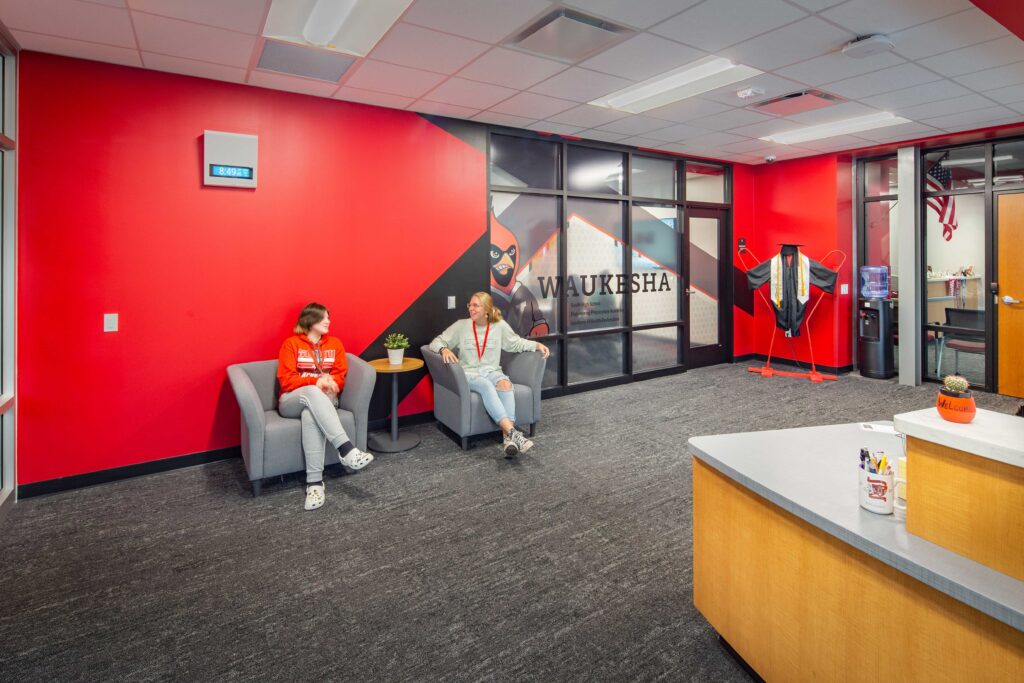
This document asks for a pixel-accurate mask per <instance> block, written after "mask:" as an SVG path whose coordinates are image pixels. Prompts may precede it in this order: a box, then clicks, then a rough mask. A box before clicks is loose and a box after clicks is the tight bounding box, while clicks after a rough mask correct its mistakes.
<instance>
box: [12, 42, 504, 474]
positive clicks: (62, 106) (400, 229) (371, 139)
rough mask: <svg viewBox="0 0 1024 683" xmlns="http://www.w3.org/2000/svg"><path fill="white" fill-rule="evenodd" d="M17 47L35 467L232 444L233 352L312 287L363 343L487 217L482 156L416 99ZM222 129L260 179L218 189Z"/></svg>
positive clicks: (22, 413)
mask: <svg viewBox="0 0 1024 683" xmlns="http://www.w3.org/2000/svg"><path fill="white" fill-rule="evenodd" d="M19 62H20V81H19V82H20V101H19V117H20V118H19V126H20V130H19V138H18V145H19V147H18V151H19V158H20V159H19V164H20V166H19V173H20V176H19V194H18V202H19V224H18V231H19V244H18V259H19V265H18V277H19V291H18V328H19V338H18V354H19V368H18V371H19V374H18V401H19V402H18V475H19V477H18V478H19V484H27V483H32V482H37V481H43V480H47V479H53V478H57V477H62V476H68V475H74V474H80V473H85V472H91V471H96V470H101V469H107V468H112V467H118V466H122V465H128V464H134V463H138V462H144V461H148V460H155V459H159V458H165V457H171V456H177V455H182V454H187V453H194V452H199V451H205V450H211V449H217V448H223V447H228V446H233V445H236V444H237V443H238V440H239V435H238V411H237V407H236V405H235V401H234V396H233V395H232V394H231V391H230V388H229V387H228V385H227V382H226V377H225V367H226V366H227V365H229V364H231V363H234V362H240V361H248V360H256V359H263V358H271V357H276V354H277V350H278V347H279V345H280V343H281V340H282V339H283V338H284V337H285V336H286V335H287V334H289V333H290V329H291V326H292V324H293V323H294V319H295V316H296V314H297V313H298V309H299V308H300V307H301V306H302V305H303V304H304V303H306V302H308V301H311V300H318V301H321V302H323V303H325V304H326V305H327V306H328V307H329V308H330V309H331V313H332V316H331V317H332V322H333V326H332V332H334V333H336V334H338V335H339V336H340V337H341V338H342V340H343V341H344V343H345V345H346V346H347V347H348V349H349V350H350V351H352V352H353V353H359V352H361V351H363V349H364V347H365V346H366V345H367V344H368V343H369V342H370V341H371V340H373V339H374V338H376V337H377V336H378V335H379V334H380V333H381V332H382V331H383V330H384V328H385V326H387V325H388V324H389V323H390V322H391V321H393V320H394V319H395V318H396V317H397V316H398V315H399V314H400V313H401V312H402V311H403V310H404V309H405V308H406V307H407V306H408V305H409V304H410V303H411V302H412V301H414V300H415V299H416V297H417V296H419V295H420V294H421V293H422V292H423V291H424V290H425V289H426V288H427V287H428V286H429V285H430V284H431V282H433V281H434V280H435V279H436V278H437V277H438V276H439V274H441V273H443V272H444V271H445V269H447V268H448V267H449V266H451V264H452V263H454V262H455V261H456V259H457V258H458V257H459V256H460V255H461V254H462V253H463V252H464V251H465V250H466V249H467V247H468V246H469V245H471V244H472V243H473V242H474V241H475V240H477V239H478V238H479V237H480V236H481V235H482V234H483V233H484V231H485V230H486V215H487V214H486V166H485V159H484V157H483V154H482V153H481V152H480V151H479V150H476V149H474V148H473V147H471V146H469V145H467V144H465V143H464V142H462V141H460V140H458V139H457V138H455V137H453V136H452V135H450V134H448V133H446V132H444V131H443V130H441V129H440V128H438V127H436V126H434V125H433V124H431V123H429V122H428V121H426V120H424V119H423V118H422V117H420V116H418V115H416V114H413V113H411V112H403V111H395V110H389V109H381V108H375V107H369V106H364V105H359V104H353V103H347V102H336V101H331V100H326V99H322V98H314V97H307V96H303V95H296V94H292V93H283V92H277V91H273V90H263V89H257V88H252V87H247V86H239V85H235V84H228V83H220V82H215V81H207V80H200V79H194V78H188V77H182V76H176V75H171V74H163V73H158V72H153V71H144V70H141V69H132V68H127V67H121V66H115V65H110V64H100V63H96V62H88V61H82V60H75V59H68V58H63V57H56V56H52V55H43V54H38V53H32V52H24V53H22V55H21V58H20V60H19ZM204 129H210V130H222V131H230V132H239V133H252V134H257V135H259V187H258V189H256V190H239V189H228V188H206V187H203V186H202V174H201V167H202V134H203V130H204ZM113 312H116V313H119V314H120V324H121V331H120V332H117V333H103V332H102V315H103V313H113ZM378 390H380V389H378ZM419 393H420V394H422V392H419ZM425 398H426V397H422V396H421V398H420V400H419V401H414V402H415V403H416V404H417V405H421V404H422V401H423V400H424V399H425Z"/></svg>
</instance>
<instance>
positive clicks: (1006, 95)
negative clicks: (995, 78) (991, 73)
mask: <svg viewBox="0 0 1024 683" xmlns="http://www.w3.org/2000/svg"><path fill="white" fill-rule="evenodd" d="M985 97H987V98H989V99H991V100H995V101H996V102H1002V103H1003V104H1007V103H1008V102H1019V101H1020V100H1024V84H1020V85H1011V86H1009V87H1006V88H997V89H995V90H986V91H985Z"/></svg>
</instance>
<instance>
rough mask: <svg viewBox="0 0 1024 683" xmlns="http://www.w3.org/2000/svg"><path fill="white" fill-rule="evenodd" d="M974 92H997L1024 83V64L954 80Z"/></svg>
mask: <svg viewBox="0 0 1024 683" xmlns="http://www.w3.org/2000/svg"><path fill="white" fill-rule="evenodd" d="M953 80H954V81H956V82H957V83H960V84H961V85H966V86H967V87H968V88H971V89H972V90H995V89H996V88H1005V87H1007V86H1011V85H1018V84H1020V83H1024V62H1017V63H1016V64H1007V65H1006V66H999V67H996V68H994V69H988V70H986V71H978V72H977V73H973V74H966V75H964V76H957V77H956V78H954V79H953Z"/></svg>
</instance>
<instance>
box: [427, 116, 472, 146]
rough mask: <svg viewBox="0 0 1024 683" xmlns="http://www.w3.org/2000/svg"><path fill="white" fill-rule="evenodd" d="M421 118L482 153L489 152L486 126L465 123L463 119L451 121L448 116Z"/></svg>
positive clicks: (469, 122) (470, 122)
mask: <svg viewBox="0 0 1024 683" xmlns="http://www.w3.org/2000/svg"><path fill="white" fill-rule="evenodd" d="M420 116H422V117H423V118H424V119H426V120H427V121H430V122H431V123H432V124H434V125H435V126H437V127H438V128H440V129H442V130H444V131H446V132H447V133H448V134H449V135H452V136H454V137H457V138H458V139H460V140H462V141H463V142H465V143H466V144H467V145H469V146H470V147H474V148H476V149H478V150H479V151H481V152H485V151H486V150H487V126H485V125H484V124H482V123H476V122H474V121H463V120H462V119H450V118H448V117H447V116H434V115H433V114H420Z"/></svg>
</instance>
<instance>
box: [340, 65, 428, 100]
mask: <svg viewBox="0 0 1024 683" xmlns="http://www.w3.org/2000/svg"><path fill="white" fill-rule="evenodd" d="M444 78H445V77H444V76H441V75H440V74H435V73H431V72H429V71H420V70H419V69H410V68H408V67H405V66H397V65H395V64H385V63H384V62H377V61H374V60H372V59H364V60H363V61H362V62H360V63H359V64H358V65H357V66H356V68H355V73H354V74H352V75H351V76H349V77H348V79H347V80H346V81H345V85H348V86H352V87H353V88H361V89H363V90H374V91H377V92H383V93H388V94H390V95H401V96H402V97H412V98H417V97H421V96H422V95H423V93H425V92H427V91H428V90H430V89H431V88H433V87H434V86H436V85H437V84H438V83H440V82H441V81H443V80H444Z"/></svg>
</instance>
